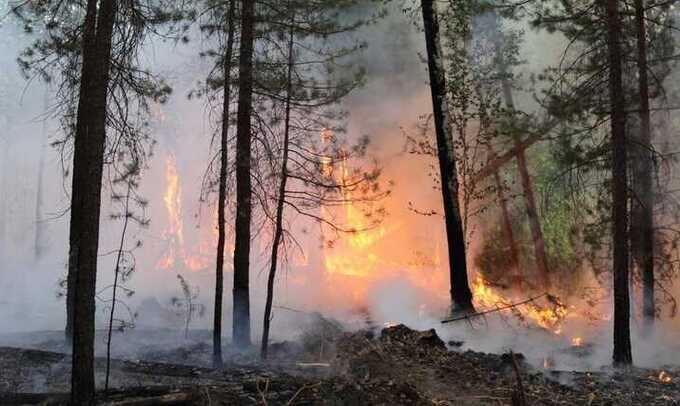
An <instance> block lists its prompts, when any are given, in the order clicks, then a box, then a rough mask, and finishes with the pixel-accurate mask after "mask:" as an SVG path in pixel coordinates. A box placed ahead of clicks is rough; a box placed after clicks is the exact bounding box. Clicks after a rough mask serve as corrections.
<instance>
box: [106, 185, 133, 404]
mask: <svg viewBox="0 0 680 406" xmlns="http://www.w3.org/2000/svg"><path fill="white" fill-rule="evenodd" d="M130 182H131V181H128V184H127V194H126V195H125V204H124V206H123V207H124V212H123V215H124V216H125V220H123V231H121V233H120V243H119V244H118V252H117V253H116V266H115V268H114V272H113V293H112V294H111V311H110V312H109V326H108V327H109V330H108V332H107V335H108V337H107V340H106V379H105V381H104V391H105V392H108V391H109V377H110V375H111V340H112V338H113V318H114V316H115V315H116V301H117V298H118V297H117V296H116V295H117V294H118V279H119V277H120V262H121V260H122V259H123V248H124V247H125V235H126V233H127V228H128V223H129V222H130V216H131V215H132V213H130V192H131V190H132V184H131V183H130Z"/></svg>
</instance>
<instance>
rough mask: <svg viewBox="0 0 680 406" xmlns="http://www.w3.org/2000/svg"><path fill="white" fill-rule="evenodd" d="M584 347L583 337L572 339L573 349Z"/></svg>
mask: <svg viewBox="0 0 680 406" xmlns="http://www.w3.org/2000/svg"><path fill="white" fill-rule="evenodd" d="M582 345H583V339H582V338H581V337H574V338H572V339H571V346H572V347H580V346H582Z"/></svg>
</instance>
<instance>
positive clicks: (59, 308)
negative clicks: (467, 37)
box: [0, 5, 680, 369]
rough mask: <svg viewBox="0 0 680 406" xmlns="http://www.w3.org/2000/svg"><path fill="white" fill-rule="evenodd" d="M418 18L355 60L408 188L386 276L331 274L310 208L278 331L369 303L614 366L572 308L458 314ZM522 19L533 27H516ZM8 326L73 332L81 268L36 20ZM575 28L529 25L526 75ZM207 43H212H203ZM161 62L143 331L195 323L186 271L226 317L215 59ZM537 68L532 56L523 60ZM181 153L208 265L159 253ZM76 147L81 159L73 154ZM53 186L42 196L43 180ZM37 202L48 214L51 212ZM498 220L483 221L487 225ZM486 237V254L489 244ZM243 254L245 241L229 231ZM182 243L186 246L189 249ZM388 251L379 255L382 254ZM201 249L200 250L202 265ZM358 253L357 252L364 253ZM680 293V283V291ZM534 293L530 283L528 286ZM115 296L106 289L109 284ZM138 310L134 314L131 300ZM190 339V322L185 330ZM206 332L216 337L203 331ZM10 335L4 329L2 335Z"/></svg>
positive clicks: (362, 130) (15, 31)
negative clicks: (538, 315) (40, 70)
mask: <svg viewBox="0 0 680 406" xmlns="http://www.w3.org/2000/svg"><path fill="white" fill-rule="evenodd" d="M412 19H413V16H411V15H407V14H404V13H402V12H401V10H400V8H399V7H396V6H394V5H393V6H391V8H390V11H389V14H388V16H387V17H386V18H384V19H381V20H379V21H378V22H376V23H375V24H372V25H369V26H367V27H363V28H362V29H361V31H360V33H359V36H360V37H361V38H363V39H366V40H367V41H368V48H367V49H366V50H364V51H363V52H362V53H361V54H359V55H357V56H355V58H354V62H356V63H358V64H361V65H363V66H365V67H366V69H367V74H368V77H367V83H366V86H365V87H363V88H361V89H359V90H358V91H356V92H355V93H353V94H352V95H351V96H350V97H348V98H347V99H346V100H345V102H344V106H345V108H346V109H347V110H348V112H349V122H348V126H347V133H348V134H349V136H350V137H356V138H358V137H360V136H363V135H367V136H368V137H369V139H370V148H369V152H370V154H372V155H373V156H375V157H376V158H377V159H378V161H379V162H380V165H381V166H382V168H383V181H384V182H385V183H386V184H391V190H392V194H391V196H390V197H389V198H388V199H387V200H386V201H385V202H384V204H385V206H386V208H387V211H388V217H387V218H386V220H385V224H384V235H383V236H382V238H381V239H380V240H379V241H377V242H376V243H375V244H373V245H371V246H370V247H369V248H370V253H369V251H365V252H362V253H361V255H362V256H363V257H362V258H357V259H356V261H363V260H365V259H366V258H367V257H368V256H369V254H370V255H372V256H373V257H374V258H375V260H373V259H372V260H371V262H370V269H369V271H370V276H369V277H365V278H357V277H355V276H351V275H334V276H332V277H330V276H329V275H327V274H326V273H325V272H324V260H325V259H326V258H327V257H328V256H330V255H339V256H342V255H344V254H346V253H343V252H339V251H338V250H334V249H333V248H331V247H324V246H322V243H321V241H320V238H319V233H320V231H319V227H318V225H316V224H314V223H313V222H310V221H307V220H304V219H300V218H295V217H294V216H293V215H292V214H289V215H290V216H291V217H290V221H291V223H293V224H295V225H296V230H295V231H297V232H298V235H299V241H300V243H301V245H302V246H303V247H304V248H305V252H304V253H299V252H293V250H291V254H292V255H291V256H290V258H289V261H288V262H287V263H286V266H285V267H284V270H283V272H281V276H280V278H279V280H278V283H277V291H276V299H275V308H274V319H273V323H272V334H273V337H274V339H277V340H280V339H288V338H294V337H296V336H297V335H298V332H299V329H298V326H299V325H300V323H302V322H303V321H302V320H301V318H300V317H299V315H297V314H296V312H295V311H296V310H300V311H305V312H313V311H322V312H323V313H324V314H328V315H330V316H332V317H336V318H338V319H340V320H343V321H345V322H346V323H347V325H348V326H350V327H360V326H361V323H356V314H357V310H358V308H362V310H363V311H367V313H368V314H369V315H370V318H371V321H372V322H374V323H377V324H378V325H382V324H383V323H388V322H404V323H405V324H407V325H409V326H411V327H413V328H419V329H424V328H436V329H437V331H438V333H439V334H440V335H441V336H442V337H443V338H444V339H445V340H456V341H463V342H464V344H463V347H462V348H463V349H472V350H479V351H487V352H502V351H506V350H508V349H513V350H514V351H517V352H522V353H524V354H525V355H526V356H527V358H528V359H529V360H530V361H531V362H532V363H534V364H535V365H537V366H542V365H543V363H544V362H545V361H546V359H551V360H552V361H550V362H553V363H554V364H552V365H553V367H555V368H558V369H560V368H563V369H591V368H598V367H601V366H604V365H608V364H610V355H611V350H612V348H611V339H610V338H611V336H612V334H611V323H609V322H606V321H605V322H598V323H596V324H595V325H589V324H588V322H587V321H586V320H571V319H568V320H567V321H566V324H565V325H564V327H563V330H564V331H563V333H562V334H561V335H557V336H556V335H552V334H548V333H546V332H544V331H542V330H539V329H527V328H525V327H522V326H519V325H518V324H517V323H516V321H515V320H514V319H513V318H512V316H508V315H507V314H505V318H502V317H500V316H499V315H490V316H489V317H487V318H485V319H479V320H475V321H474V322H473V323H472V324H468V323H467V322H465V321H462V322H456V323H452V324H449V325H446V326H444V325H442V324H441V323H440V320H441V318H443V317H444V316H445V314H446V311H445V309H446V307H447V306H446V304H447V303H448V269H447V258H446V249H445V244H446V239H445V235H444V227H443V222H442V220H441V217H439V216H438V215H434V216H423V215H420V214H417V213H414V212H413V211H412V210H409V204H408V203H409V202H411V203H413V206H414V207H417V208H421V209H423V210H424V211H428V210H433V211H435V212H438V213H441V211H442V210H441V195H440V192H439V191H438V190H437V189H436V188H435V187H434V184H433V181H432V179H431V178H430V177H429V176H428V172H429V170H430V164H431V160H430V159H429V158H426V157H422V156H416V155H412V154H408V153H406V152H405V143H406V139H405V136H404V133H414V132H416V131H419V130H418V128H417V125H418V124H419V123H421V122H422V119H423V117H424V116H426V115H427V114H429V113H430V112H431V111H432V106H431V100H430V94H429V87H428V84H427V72H426V66H425V64H423V63H422V61H421V55H422V54H423V52H424V40H423V39H422V33H421V32H420V30H419V28H418V27H417V26H416V25H415V24H414V23H413V21H412ZM516 24H518V25H519V26H520V28H526V27H522V26H521V25H522V24H521V23H516ZM0 41H2V42H0V71H1V72H2V75H0V92H2V96H1V97H0V124H2V131H1V132H0V148H1V151H0V159H1V160H0V202H1V203H0V204H1V206H0V258H2V263H1V264H0V298H2V299H0V331H1V332H4V333H12V332H27V331H37V330H59V329H61V328H62V327H63V325H64V322H65V312H64V307H65V304H64V301H63V299H60V298H59V297H58V293H59V292H60V291H61V288H60V286H59V280H60V278H63V276H64V275H65V264H66V254H67V251H68V211H67V208H68V202H69V197H68V185H70V180H69V178H68V176H66V177H64V176H63V174H62V166H61V160H60V159H61V158H60V157H59V156H58V154H57V151H55V150H54V149H52V148H43V146H44V145H46V144H47V141H46V139H50V140H54V139H56V138H58V137H59V131H60V130H59V125H58V122H57V120H56V118H53V117H50V118H49V119H48V120H47V121H46V122H45V124H43V121H42V118H43V117H44V113H45V110H46V109H45V106H46V105H47V106H49V105H50V104H51V103H54V100H51V99H48V100H47V101H46V100H45V94H48V95H49V94H51V93H50V91H51V89H50V88H46V87H45V85H44V84H42V83H40V82H39V81H37V80H33V81H31V82H30V83H26V82H25V81H24V80H23V79H22V78H21V75H20V73H19V71H18V68H17V67H16V63H15V56H16V55H17V53H18V52H19V51H20V50H21V49H22V48H23V47H25V46H26V45H28V44H29V41H30V38H29V37H27V36H25V35H24V34H22V32H21V29H20V27H17V26H15V25H13V24H9V23H7V24H4V25H3V26H2V27H0ZM560 43H561V39H560V38H556V37H552V36H546V34H545V33H536V32H532V31H528V30H527V35H526V37H525V41H524V43H523V45H522V47H521V49H520V54H521V55H520V56H521V59H523V60H525V61H526V65H525V67H526V70H525V71H524V72H525V76H526V77H528V76H530V75H531V74H535V73H540V72H541V71H542V70H543V69H544V68H545V67H546V66H548V65H550V64H554V63H555V61H557V59H558V58H559V56H560V55H559V52H558V51H556V50H558V49H560V47H559V44H560ZM192 44H198V45H201V44H200V41H199V40H195V41H194V42H192ZM143 56H144V58H145V60H146V63H147V64H149V65H150V66H154V67H155V68H157V69H158V68H159V69H160V70H161V72H162V73H164V74H165V76H166V77H167V78H168V81H169V82H170V83H171V84H172V85H173V87H174V97H173V98H172V99H171V101H170V102H169V103H168V104H167V105H164V106H159V108H158V110H157V111H155V114H154V121H153V126H152V130H151V131H152V134H153V137H154V138H155V139H156V140H157V141H158V143H157V145H156V146H155V148H154V154H153V156H152V158H151V159H150V161H149V163H148V164H149V168H148V169H147V170H145V171H144V173H143V179H142V183H141V194H142V195H143V196H145V197H146V198H147V199H148V201H149V205H148V208H147V213H146V214H147V215H148V216H149V217H150V219H151V224H150V226H149V227H148V228H146V229H134V230H133V231H132V232H131V234H130V235H129V236H128V245H134V241H136V240H140V241H142V242H143V245H142V247H141V248H139V249H137V250H135V252H134V255H135V257H136V271H135V273H134V275H133V276H132V278H131V280H130V281H129V282H128V284H127V285H128V287H130V288H131V289H133V290H134V291H135V294H134V296H132V297H130V298H126V299H124V300H125V302H126V305H127V306H128V307H129V308H130V309H131V310H132V311H133V312H134V311H139V315H138V318H137V328H138V329H140V330H143V329H147V328H163V327H168V328H172V329H177V330H178V329H180V326H181V316H177V315H175V314H174V313H173V311H172V309H171V307H170V300H171V298H172V297H173V296H178V295H181V292H180V286H179V285H178V283H177V278H176V277H175V275H176V274H177V273H180V274H182V275H183V276H184V277H185V278H186V280H187V281H188V282H189V284H190V285H191V286H192V287H195V288H197V289H198V292H199V294H198V299H197V301H198V302H200V303H201V304H203V305H205V306H206V308H207V310H208V311H207V312H206V315H205V316H204V317H202V318H197V319H196V320H194V321H192V323H191V327H192V328H193V329H209V328H210V325H211V321H212V310H211V309H212V304H213V302H212V297H213V291H212V290H213V286H214V274H213V269H214V266H213V264H214V258H213V251H214V248H213V247H214V241H213V240H214V239H216V238H214V229H213V228H214V216H213V214H214V210H215V208H214V207H213V206H211V205H210V204H209V203H205V202H200V201H199V196H200V195H201V183H202V178H203V175H204V171H205V170H206V165H207V162H208V161H209V160H210V157H211V155H210V141H211V136H212V134H213V131H214V128H213V125H212V124H211V120H210V119H211V116H210V113H209V109H208V108H207V107H206V106H205V104H204V103H203V102H202V101H200V100H199V101H197V100H187V98H186V97H185V95H186V94H187V93H188V92H189V91H190V90H191V89H192V88H193V87H194V86H195V85H196V82H197V81H198V80H200V79H201V78H203V77H205V74H206V72H207V70H208V69H209V63H208V62H206V61H201V60H199V59H198V58H197V55H196V49H195V48H194V47H193V46H188V47H185V46H181V45H175V44H171V43H163V42H156V43H152V44H148V45H147V48H145V51H144V53H143ZM523 69H524V68H523ZM518 104H519V106H520V107H521V108H523V109H525V110H531V109H534V108H537V105H536V103H535V102H534V99H533V95H532V94H530V93H528V92H521V91H520V92H519V93H518ZM38 151H43V153H44V154H45V155H44V157H45V161H44V162H45V164H44V167H43V168H44V169H43V172H42V174H39V173H38V168H39V166H40V165H39V162H40V155H39V153H38ZM169 156H172V157H174V160H175V162H176V166H177V174H178V177H179V180H178V184H179V186H180V190H181V192H180V193H181V197H180V202H181V207H180V212H179V216H180V219H181V221H182V224H183V225H184V243H183V245H182V247H181V248H182V249H183V250H184V254H185V255H186V256H187V257H192V258H197V261H198V263H199V264H200V265H199V266H198V267H197V269H195V270H192V269H190V267H189V264H188V263H187V262H186V261H182V258H181V257H180V256H179V255H178V252H174V254H175V255H174V259H175V262H174V264H173V266H171V267H169V268H168V269H161V268H160V267H159V266H158V263H159V261H160V260H161V259H162V258H163V257H164V256H165V255H167V254H168V253H169V251H168V250H169V249H170V247H171V245H172V241H171V240H170V239H168V237H167V235H166V230H167V229H168V227H169V224H170V223H171V219H170V218H169V214H168V211H167V208H166V206H165V204H164V193H165V191H166V185H167V179H166V176H167V173H166V172H167V171H166V165H168V163H167V160H168V157H169ZM66 158H67V159H68V157H66ZM40 176H42V177H43V180H42V185H43V186H44V190H43V191H42V193H41V196H42V203H41V204H40V206H39V207H40V209H38V210H36V208H37V206H38V199H37V196H38V190H37V185H38V179H39V177H40ZM103 193H104V194H105V196H104V199H103V202H104V207H103V210H102V217H103V218H102V232H101V237H100V238H101V240H100V252H101V253H108V252H110V251H112V250H115V249H116V245H117V242H118V239H119V238H120V231H121V228H122V224H120V222H118V221H114V220H110V219H108V217H107V214H108V213H111V212H113V211H115V210H117V207H116V206H114V205H112V204H111V203H110V202H109V199H108V198H107V197H108V196H107V194H108V193H109V192H107V191H104V192H103ZM36 211H37V212H38V216H36ZM485 222H489V223H492V222H495V220H494V219H493V218H484V219H482V220H479V223H480V224H479V227H480V229H484V228H485V226H486V228H490V227H488V226H489V225H490V224H484V223H485ZM36 233H41V235H42V237H41V241H43V242H42V246H41V248H40V250H41V252H40V254H39V255H38V254H36V243H35V242H36V240H37V238H36ZM476 241H477V240H474V239H473V242H472V245H471V247H472V251H473V253H474V252H475V251H476V250H477V242H476ZM267 243H268V241H266V235H263V236H262V238H261V239H260V240H257V241H255V242H254V249H253V258H252V271H251V281H252V288H251V300H252V309H251V316H252V321H253V324H252V331H253V339H254V340H258V339H259V335H260V331H261V325H262V316H261V315H262V312H263V308H264V292H265V283H266V275H265V269H266V266H267V255H268V250H267ZM227 245H228V250H229V251H230V250H231V248H230V247H231V245H230V243H229V242H228V244H227ZM175 248H178V247H175ZM373 257H372V258H373ZM113 260H114V258H113V257H112V256H111V255H102V257H101V259H100V263H99V275H98V287H99V288H100V289H104V288H105V287H106V286H108V285H109V284H110V283H111V282H112V279H113ZM199 260H200V261H199ZM229 260H230V255H227V266H226V269H225V270H226V272H227V275H226V277H225V282H226V283H225V292H227V294H226V295H225V298H226V300H225V308H224V321H225V325H224V331H225V332H229V331H230V329H231V310H232V309H231V301H230V295H229V294H228V292H231V290H232V281H231V273H230V272H231V264H230V263H229ZM350 260H352V258H350ZM675 291H676V292H677V291H678V287H677V286H676V287H675ZM517 295H518V297H521V294H520V293H517ZM103 296H105V294H103ZM599 306H600V309H599V310H601V311H602V313H605V314H608V313H610V309H611V305H610V304H609V302H608V301H604V302H602V303H601V304H599ZM102 307H103V305H101V306H100V309H99V310H98V313H97V314H98V320H97V322H98V325H99V326H103V325H104V324H103V323H104V321H105V313H104V312H103V311H102ZM122 312H124V310H122ZM124 316H125V313H121V317H124ZM678 331H680V326H679V325H678V322H677V319H674V320H673V321H667V320H664V321H663V322H662V323H660V326H659V328H657V329H656V330H655V331H654V332H653V333H652V334H651V335H642V334H641V332H642V328H640V327H639V326H637V325H635V326H634V340H633V347H634V357H635V361H636V363H637V364H638V365H640V366H658V365H662V364H667V363H676V364H677V363H680V355H679V354H680V351H677V349H678V348H677V345H678V344H677V332H678ZM177 335H178V336H179V335H181V333H178V334H177ZM576 336H581V337H583V341H584V343H587V345H588V347H587V351H588V356H586V357H582V356H580V355H578V353H574V352H573V351H572V350H573V348H572V343H571V340H572V338H574V337H576ZM199 337H202V336H199ZM2 342H3V337H2V336H0V343H2Z"/></svg>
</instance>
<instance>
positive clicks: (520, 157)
mask: <svg viewBox="0 0 680 406" xmlns="http://www.w3.org/2000/svg"><path fill="white" fill-rule="evenodd" d="M497 19H498V17H497V16H495V19H494V24H495V27H494V29H495V31H497V32H496V33H495V38H496V41H495V42H496V43H495V46H496V56H497V60H498V70H499V73H500V76H501V87H502V90H503V100H504V102H505V106H506V107H507V109H508V110H510V112H513V111H514V109H515V102H514V100H513V96H512V85H511V83H510V81H509V80H508V73H509V72H508V66H507V62H506V61H505V59H504V58H503V45H504V44H503V43H502V40H501V35H502V33H501V32H500V27H499V25H498V20H497ZM511 133H512V134H511V135H512V139H513V142H514V146H515V149H516V150H517V155H516V158H517V170H518V171H519V177H520V180H521V183H522V191H523V195H524V203H525V206H526V212H527V219H528V220H529V228H530V230H531V240H532V242H533V245H534V256H535V259H536V268H537V270H538V273H539V276H540V279H541V284H542V285H543V288H546V289H550V286H551V284H550V273H549V271H548V260H547V256H546V254H545V240H544V238H543V231H542V230H541V221H540V219H539V217H538V210H537V209H536V198H535V196H534V187H533V181H532V179H531V175H530V174H529V166H528V164H527V159H526V154H525V149H524V148H522V140H521V138H520V136H519V133H518V132H517V131H516V130H515V129H511Z"/></svg>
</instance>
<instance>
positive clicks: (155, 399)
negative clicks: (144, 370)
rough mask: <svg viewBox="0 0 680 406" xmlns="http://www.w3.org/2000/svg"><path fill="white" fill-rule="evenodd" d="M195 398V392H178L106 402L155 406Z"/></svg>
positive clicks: (121, 405) (176, 403) (179, 402)
mask: <svg viewBox="0 0 680 406" xmlns="http://www.w3.org/2000/svg"><path fill="white" fill-rule="evenodd" d="M192 400H193V393H191V392H178V393H169V394H166V395H160V396H146V397H144V396H142V397H134V398H128V399H120V400H113V401H109V402H104V403H103V405H107V406H153V405H186V404H187V403H188V402H190V401H192Z"/></svg>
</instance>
